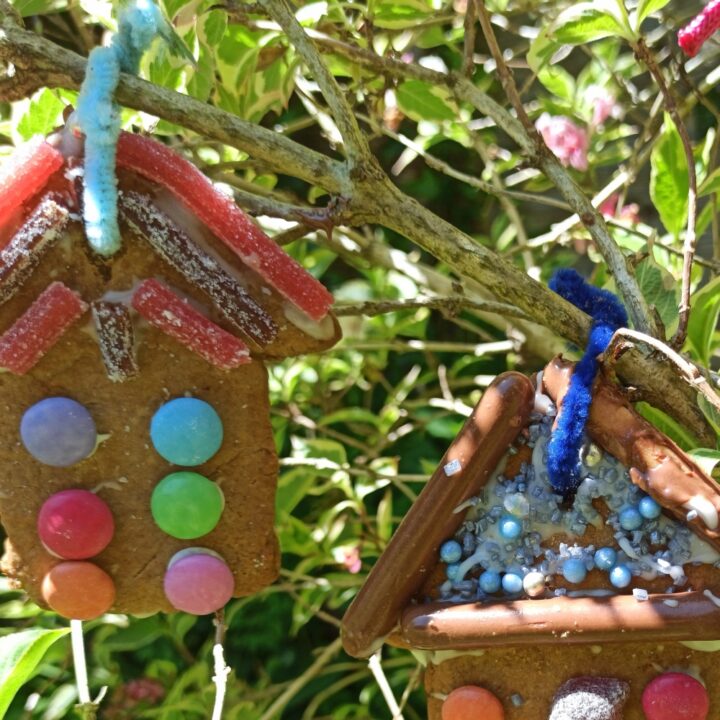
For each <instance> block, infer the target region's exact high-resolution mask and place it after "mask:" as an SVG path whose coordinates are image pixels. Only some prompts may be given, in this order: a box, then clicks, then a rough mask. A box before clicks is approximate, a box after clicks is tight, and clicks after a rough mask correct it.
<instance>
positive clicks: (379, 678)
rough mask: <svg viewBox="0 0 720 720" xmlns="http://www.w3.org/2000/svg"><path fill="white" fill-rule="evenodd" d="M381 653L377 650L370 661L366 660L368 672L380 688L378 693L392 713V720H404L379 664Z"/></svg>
mask: <svg viewBox="0 0 720 720" xmlns="http://www.w3.org/2000/svg"><path fill="white" fill-rule="evenodd" d="M381 652H382V650H378V651H377V652H376V653H374V654H373V655H371V656H370V659H369V660H368V665H369V667H370V671H371V672H372V674H373V677H374V678H375V682H376V683H377V684H378V686H379V688H380V692H381V693H382V696H383V698H384V699H385V703H386V704H387V706H388V708H389V710H390V712H391V713H392V720H405V719H404V718H403V714H402V712H401V711H400V706H399V705H398V704H397V700H396V699H395V695H393V691H392V688H391V687H390V683H389V682H388V679H387V677H386V676H385V673H384V672H383V669H382V663H381V662H380V657H381Z"/></svg>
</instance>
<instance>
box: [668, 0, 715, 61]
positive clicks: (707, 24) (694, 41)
mask: <svg viewBox="0 0 720 720" xmlns="http://www.w3.org/2000/svg"><path fill="white" fill-rule="evenodd" d="M718 28H720V0H710V2H709V3H708V4H707V5H706V6H705V7H704V8H703V10H702V12H701V13H700V14H699V15H697V16H696V17H694V18H693V19H692V21H691V22H690V23H689V24H688V25H686V26H685V27H684V28H683V29H682V30H680V31H679V32H678V45H679V46H680V47H681V48H682V50H683V52H684V53H685V54H686V55H687V56H688V57H695V56H696V55H697V54H698V53H699V52H700V48H701V47H702V46H703V45H704V43H705V41H706V40H707V39H708V38H709V37H710V36H711V35H712V34H713V33H714V32H715V31H716V30H717V29H718Z"/></svg>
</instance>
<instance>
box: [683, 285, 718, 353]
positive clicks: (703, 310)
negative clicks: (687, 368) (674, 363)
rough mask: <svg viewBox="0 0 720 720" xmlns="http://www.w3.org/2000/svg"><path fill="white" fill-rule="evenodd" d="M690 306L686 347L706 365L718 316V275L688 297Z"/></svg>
mask: <svg viewBox="0 0 720 720" xmlns="http://www.w3.org/2000/svg"><path fill="white" fill-rule="evenodd" d="M690 308H691V309H690V320H689V322H688V334H687V344H688V348H687V349H688V350H689V351H690V353H691V354H692V355H693V357H694V358H695V359H696V360H697V361H698V362H699V363H701V364H702V365H704V366H705V367H707V366H708V365H709V364H710V357H711V355H712V351H713V347H712V341H713V334H714V332H715V328H716V327H717V323H718V316H720V277H716V278H715V279H714V280H711V281H710V282H709V283H708V284H707V285H705V287H703V288H702V289H700V290H698V291H697V292H696V293H695V294H694V295H693V296H692V297H691V298H690Z"/></svg>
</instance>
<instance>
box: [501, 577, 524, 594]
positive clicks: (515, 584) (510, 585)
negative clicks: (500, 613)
mask: <svg viewBox="0 0 720 720" xmlns="http://www.w3.org/2000/svg"><path fill="white" fill-rule="evenodd" d="M502 588H503V590H504V591H505V592H506V593H507V594H508V595H515V593H519V592H520V591H521V590H522V588H523V584H522V578H521V577H520V576H519V575H516V574H515V573H505V574H504V575H503V578H502Z"/></svg>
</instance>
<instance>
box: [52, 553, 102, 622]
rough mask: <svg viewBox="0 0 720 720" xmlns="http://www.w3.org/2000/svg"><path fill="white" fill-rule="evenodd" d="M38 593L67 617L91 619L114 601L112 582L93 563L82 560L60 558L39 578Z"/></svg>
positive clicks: (55, 609) (100, 613) (57, 611)
mask: <svg viewBox="0 0 720 720" xmlns="http://www.w3.org/2000/svg"><path fill="white" fill-rule="evenodd" d="M40 590H41V593H42V596H43V599H44V600H45V602H46V603H47V604H48V605H49V606H50V607H51V608H52V609H53V610H54V611H55V612H56V613H58V614H60V615H62V616H63V617H66V618H70V619H71V620H92V619H93V618H96V617H100V615H102V614H104V613H106V612H107V611H108V610H109V609H110V608H111V607H112V604H113V603H114V602H115V583H113V581H112V578H111V577H110V576H109V575H108V574H107V573H106V572H105V571H104V570H101V569H100V568H99V567H98V566H97V565H94V564H93V563H91V562H87V561H84V560H80V561H68V562H61V563H60V564H59V565H56V566H55V567H54V568H52V569H51V570H50V571H49V572H48V573H47V574H46V575H45V577H44V578H43V581H42V586H41V589H40Z"/></svg>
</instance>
